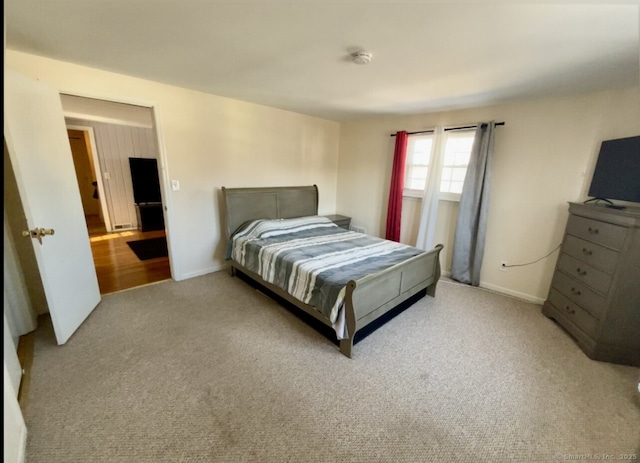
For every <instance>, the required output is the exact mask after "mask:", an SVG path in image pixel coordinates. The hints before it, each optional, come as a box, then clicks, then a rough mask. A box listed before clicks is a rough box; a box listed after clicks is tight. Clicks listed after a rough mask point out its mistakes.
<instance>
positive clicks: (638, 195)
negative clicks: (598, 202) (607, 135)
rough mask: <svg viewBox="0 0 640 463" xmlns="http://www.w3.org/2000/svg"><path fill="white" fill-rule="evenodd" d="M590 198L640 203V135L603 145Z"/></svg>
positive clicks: (610, 141) (604, 142)
mask: <svg viewBox="0 0 640 463" xmlns="http://www.w3.org/2000/svg"><path fill="white" fill-rule="evenodd" d="M589 196H592V197H594V198H598V199H607V200H612V199H617V200H620V201H631V202H640V136H637V137H628V138H619V139H616V140H605V141H603V142H602V145H601V147H600V154H599V155H598V161H597V163H596V168H595V170H594V172H593V179H592V180H591V187H590V188H589Z"/></svg>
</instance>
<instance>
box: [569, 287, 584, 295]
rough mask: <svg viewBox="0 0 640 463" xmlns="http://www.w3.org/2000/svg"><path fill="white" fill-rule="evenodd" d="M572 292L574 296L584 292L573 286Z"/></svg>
mask: <svg viewBox="0 0 640 463" xmlns="http://www.w3.org/2000/svg"><path fill="white" fill-rule="evenodd" d="M571 294H573V295H574V296H580V294H582V293H581V292H580V291H579V290H577V289H576V288H571Z"/></svg>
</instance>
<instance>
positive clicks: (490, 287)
mask: <svg viewBox="0 0 640 463" xmlns="http://www.w3.org/2000/svg"><path fill="white" fill-rule="evenodd" d="M442 275H443V276H445V277H447V278H451V272H450V271H449V272H445V271H443V272H442ZM479 287H480V288H483V289H486V290H488V291H493V292H494V293H498V294H503V295H505V296H511V297H515V298H516V299H521V300H523V301H527V302H532V303H534V304H538V305H542V304H544V301H545V299H541V298H539V297H538V296H532V295H531V294H526V293H521V292H519V291H513V290H512V289H509V288H504V287H502V286H498V285H494V284H491V283H487V282H486V281H480V286H479Z"/></svg>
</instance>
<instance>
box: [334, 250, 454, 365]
mask: <svg viewBox="0 0 640 463" xmlns="http://www.w3.org/2000/svg"><path fill="white" fill-rule="evenodd" d="M442 248H443V246H442V245H441V244H438V245H437V246H436V247H435V248H434V249H433V250H431V251H429V252H427V253H425V254H421V255H419V256H416V257H414V258H412V259H410V260H408V261H406V262H403V263H402V264H399V265H396V266H394V267H391V268H389V269H387V270H385V271H383V272H380V273H376V274H373V275H368V276H366V277H364V278H362V279H360V280H356V281H353V280H352V281H350V282H349V283H348V284H347V289H346V295H345V305H344V310H345V321H346V325H347V332H348V334H349V337H348V338H346V339H342V340H341V341H340V352H342V353H343V354H344V355H346V356H347V357H349V358H351V351H352V349H353V339H354V336H355V334H356V333H357V332H358V331H359V330H360V329H362V328H364V327H365V326H367V325H368V324H370V323H371V322H373V321H375V320H377V319H378V318H380V317H381V316H383V315H384V314H386V313H387V312H388V311H390V310H391V309H393V308H395V307H397V306H398V305H399V304H401V303H402V302H404V301H406V300H407V299H409V298H411V297H412V296H414V295H415V294H417V293H419V292H420V291H423V290H425V289H426V292H427V294H428V295H429V296H432V297H434V296H435V294H436V286H437V284H438V280H439V279H440V251H441V250H442Z"/></svg>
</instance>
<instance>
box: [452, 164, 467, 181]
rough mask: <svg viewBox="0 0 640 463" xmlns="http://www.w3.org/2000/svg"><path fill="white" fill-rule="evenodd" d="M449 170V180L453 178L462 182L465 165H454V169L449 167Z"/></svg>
mask: <svg viewBox="0 0 640 463" xmlns="http://www.w3.org/2000/svg"><path fill="white" fill-rule="evenodd" d="M451 171H452V175H451V180H454V181H457V182H464V176H465V174H466V173H467V168H466V167H456V168H455V169H451Z"/></svg>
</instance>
